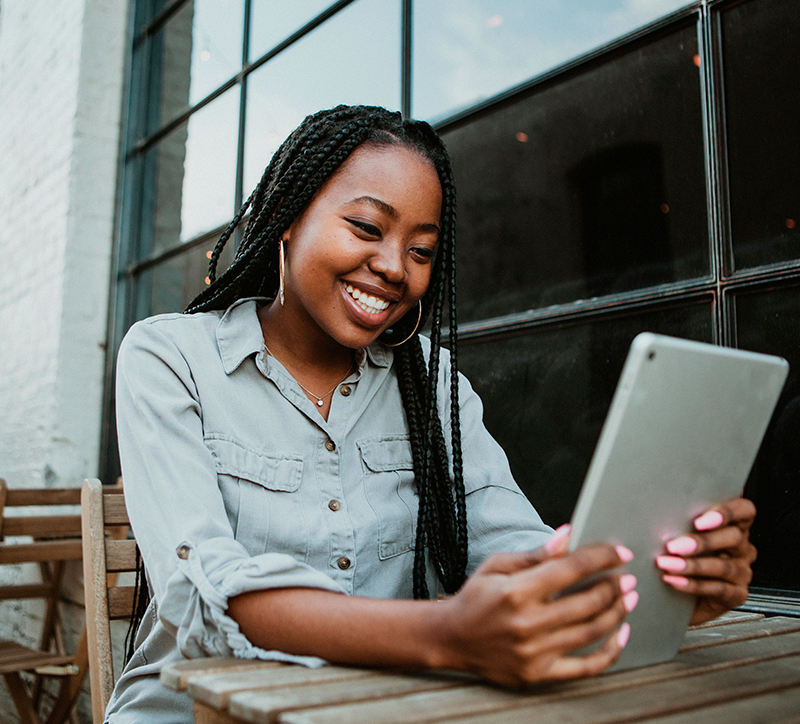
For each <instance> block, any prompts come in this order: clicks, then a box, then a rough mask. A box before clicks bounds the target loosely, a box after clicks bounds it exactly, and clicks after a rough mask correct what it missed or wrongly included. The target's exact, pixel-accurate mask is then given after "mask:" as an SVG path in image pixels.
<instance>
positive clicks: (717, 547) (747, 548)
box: [656, 498, 756, 624]
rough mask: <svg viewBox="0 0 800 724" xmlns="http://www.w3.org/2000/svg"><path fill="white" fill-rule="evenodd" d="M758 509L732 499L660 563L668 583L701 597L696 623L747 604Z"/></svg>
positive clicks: (700, 519) (673, 544)
mask: <svg viewBox="0 0 800 724" xmlns="http://www.w3.org/2000/svg"><path fill="white" fill-rule="evenodd" d="M755 514H756V508H755V505H754V504H753V503H752V501H750V500H747V499H746V498H736V499H734V500H729V501H726V502H724V503H721V504H719V505H715V506H714V507H713V508H711V509H709V510H707V511H706V512H704V513H703V514H702V515H699V516H697V517H696V518H695V519H694V521H693V523H694V528H695V531H696V532H694V533H689V534H687V535H683V536H680V537H678V538H674V539H672V540H670V541H667V543H666V546H665V547H666V552H665V555H661V556H658V557H657V558H656V566H657V567H658V568H659V569H660V570H661V571H663V573H662V576H661V578H662V580H663V581H664V582H665V583H667V584H668V585H670V586H672V587H673V588H675V589H676V590H679V591H684V592H685V593H688V594H693V595H695V596H697V597H698V605H697V609H696V611H695V615H694V617H693V618H692V623H695V624H696V623H702V622H704V621H708V620H710V619H712V618H714V617H716V616H718V615H719V614H721V613H723V612H724V611H726V610H729V609H731V608H735V607H736V606H738V605H740V604H742V603H744V601H745V600H747V593H748V590H747V586H748V585H749V583H750V581H751V579H752V576H753V573H752V567H751V566H752V563H753V561H754V560H755V559H756V549H755V546H754V545H753V544H752V543H751V542H750V537H749V536H750V527H751V525H752V524H753V520H754V518H755Z"/></svg>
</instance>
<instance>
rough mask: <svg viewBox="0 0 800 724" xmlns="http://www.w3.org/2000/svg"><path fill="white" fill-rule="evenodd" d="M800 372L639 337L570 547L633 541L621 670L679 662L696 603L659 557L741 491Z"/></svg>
mask: <svg viewBox="0 0 800 724" xmlns="http://www.w3.org/2000/svg"><path fill="white" fill-rule="evenodd" d="M788 369H789V365H788V363H787V362H786V360H784V359H781V358H780V357H772V356H769V355H763V354H756V353H754V352H744V351H741V350H736V349H730V348H727V347H718V346H715V345H710V344H704V343H700V342H691V341H688V340H685V339H676V338H673V337H665V336H661V335H656V334H650V333H644V334H640V335H639V336H637V337H636V339H634V340H633V343H632V345H631V348H630V351H629V353H628V357H627V359H626V361H625V365H624V367H623V370H622V374H621V376H620V380H619V383H618V384H617V389H616V392H615V393H614V398H613V400H612V402H611V408H610V410H609V412H608V415H607V417H606V420H605V423H604V425H603V429H602V432H601V434H600V439H599V441H598V443H597V447H596V448H595V451H594V456H593V457H592V461H591V464H590V466H589V471H588V472H587V474H586V479H585V481H584V484H583V488H582V490H581V493H580V496H579V499H578V503H577V505H576V507H575V511H574V513H573V516H572V526H573V531H572V536H571V542H570V547H571V548H575V547H577V546H580V545H588V544H593V543H612V544H615V545H616V544H622V545H625V546H627V547H628V548H630V549H631V550H632V551H633V552H634V555H635V558H634V560H633V561H632V562H631V563H629V564H627V566H626V567H625V568H626V570H628V571H629V572H631V573H633V574H634V575H636V577H637V579H638V585H637V587H636V590H637V591H638V592H639V597H640V598H639V604H638V606H637V607H636V608H635V609H634V610H633V611H632V612H631V613H630V614H629V615H628V618H627V620H628V622H629V623H630V625H631V635H630V639H629V642H628V645H627V646H626V648H625V649H624V650H623V652H622V654H621V656H620V658H619V660H618V661H617V663H616V664H615V665H614V667H612V669H610V670H612V671H613V670H619V669H626V668H632V667H635V666H645V665H648V664H654V663H658V662H661V661H668V660H670V659H672V658H673V657H674V656H675V654H676V653H677V652H678V648H679V647H680V645H681V641H682V639H683V636H684V633H685V632H686V628H687V627H688V624H689V620H690V618H691V616H692V612H693V610H694V606H695V599H694V598H693V597H692V596H687V595H685V594H681V593H678V592H677V591H675V590H674V589H672V588H670V587H669V586H667V585H666V584H665V583H664V582H663V581H661V577H660V576H661V573H660V572H659V570H658V569H657V568H656V566H655V562H654V560H655V557H656V556H657V555H660V554H662V553H665V552H666V551H665V549H664V544H665V543H666V541H668V540H670V539H671V538H674V537H676V536H679V535H681V534H683V533H687V532H689V531H691V530H693V527H692V520H693V519H694V518H695V517H696V516H697V515H699V514H700V513H702V512H703V511H704V510H706V509H707V508H709V507H710V506H712V505H714V504H716V503H720V502H722V501H724V500H728V499H730V498H734V497H736V496H738V495H741V493H742V490H743V488H744V484H745V481H746V479H747V476H748V474H749V472H750V468H751V467H752V465H753V461H754V459H755V456H756V453H757V452H758V449H759V446H760V445H761V439H762V438H763V436H764V432H765V431H766V429H767V425H768V424H769V421H770V418H771V416H772V412H773V409H774V408H775V405H776V403H777V401H778V396H779V395H780V392H781V389H782V387H783V383H784V381H785V379H786V375H787V373H788Z"/></svg>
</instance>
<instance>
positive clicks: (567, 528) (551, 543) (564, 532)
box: [544, 523, 572, 553]
mask: <svg viewBox="0 0 800 724" xmlns="http://www.w3.org/2000/svg"><path fill="white" fill-rule="evenodd" d="M571 532H572V526H571V525H570V524H569V523H564V525H560V526H558V528H556V529H555V530H554V531H553V535H551V536H550V538H549V539H548V541H547V543H545V544H544V547H545V550H547V552H548V553H552V552H553V551H555V550H556V549H557V548H558V546H559V544H560V543H561V541H562V540H564V538H566V537H567V536H568V535H569V534H570V533H571Z"/></svg>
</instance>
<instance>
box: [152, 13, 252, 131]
mask: <svg viewBox="0 0 800 724" xmlns="http://www.w3.org/2000/svg"><path fill="white" fill-rule="evenodd" d="M243 27H244V0H189V2H187V3H186V4H185V5H183V6H182V7H181V9H180V10H178V12H176V13H175V15H173V16H172V17H171V18H170V19H169V21H168V22H167V23H166V24H165V25H164V27H163V28H162V29H161V30H159V32H158V33H156V35H155V36H154V37H153V40H152V63H153V64H154V65H155V66H157V67H158V66H160V69H161V72H160V74H159V73H154V74H153V76H152V82H153V83H154V84H157V87H154V88H152V90H151V94H150V97H151V98H152V99H155V102H157V103H158V106H157V107H155V108H151V112H150V128H149V132H150V133H153V132H154V131H156V130H158V128H160V127H161V126H163V125H164V124H165V123H167V122H168V121H170V120H171V119H173V118H175V117H176V116H177V115H179V114H180V113H183V112H184V111H185V110H186V109H187V108H188V107H189V106H193V105H194V104H195V103H197V102H198V101H201V100H202V99H203V98H205V97H206V96H207V95H208V94H209V93H211V92H212V91H214V90H216V89H217V88H218V87H219V86H221V85H222V84H223V83H225V82H226V81H228V80H230V79H231V78H233V76H235V75H236V74H237V73H238V72H239V71H240V70H241V69H242V30H243Z"/></svg>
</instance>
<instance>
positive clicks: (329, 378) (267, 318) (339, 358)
mask: <svg viewBox="0 0 800 724" xmlns="http://www.w3.org/2000/svg"><path fill="white" fill-rule="evenodd" d="M283 311H284V310H283V309H282V308H281V307H280V305H279V304H278V303H277V302H273V303H271V304H269V305H266V306H264V307H262V308H261V309H259V311H258V318H259V321H260V323H261V331H262V334H263V336H264V344H265V346H266V348H267V351H268V352H269V353H270V354H271V355H272V356H273V357H275V359H277V360H278V361H279V362H280V363H281V364H282V365H283V366H284V367H285V368H286V370H287V371H288V372H289V374H291V375H292V377H294V378H295V380H297V381H298V382H299V383H300V384H301V385H304V386H305V387H308V388H309V389H311V390H314V391H315V392H319V393H320V394H323V393H324V392H326V391H327V389H328V388H329V387H331V386H332V385H335V384H336V383H337V382H339V381H340V380H342V379H343V378H345V377H347V375H348V373H349V372H350V371H351V370H352V369H353V366H354V359H355V354H354V350H352V349H349V348H348V347H343V346H342V345H341V344H339V343H338V342H336V340H334V339H333V338H332V337H330V336H328V335H327V334H325V333H324V332H323V331H322V330H321V329H319V328H317V329H318V333H313V332H312V333H309V330H308V329H304V328H302V327H300V326H299V325H297V324H291V323H289V322H290V319H289V315H286V314H284V313H283ZM314 331H317V330H314Z"/></svg>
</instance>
